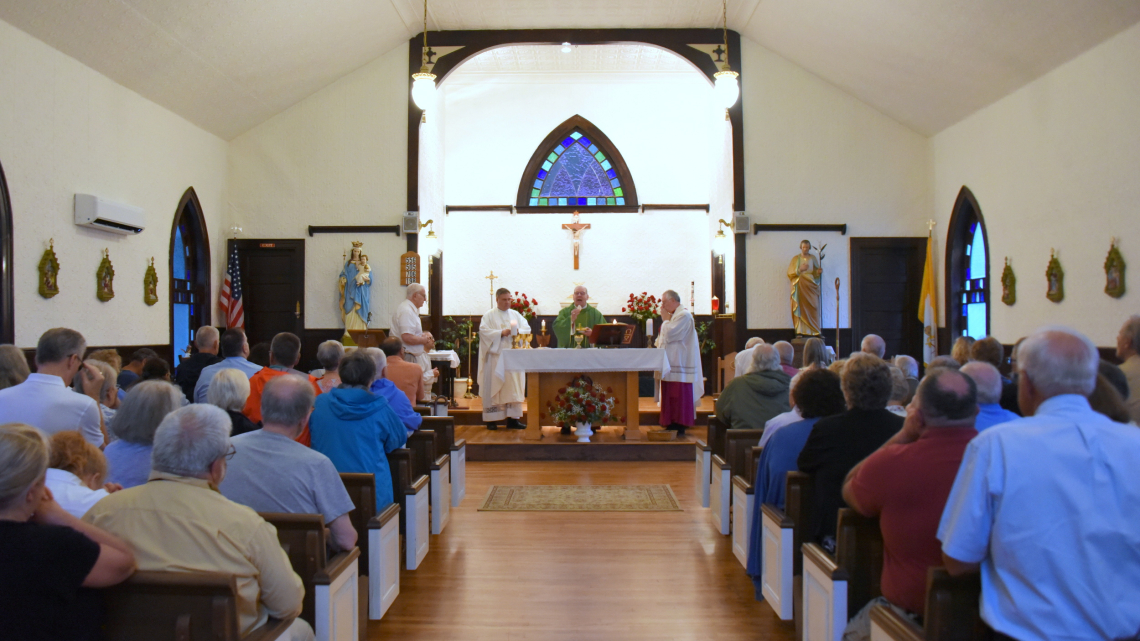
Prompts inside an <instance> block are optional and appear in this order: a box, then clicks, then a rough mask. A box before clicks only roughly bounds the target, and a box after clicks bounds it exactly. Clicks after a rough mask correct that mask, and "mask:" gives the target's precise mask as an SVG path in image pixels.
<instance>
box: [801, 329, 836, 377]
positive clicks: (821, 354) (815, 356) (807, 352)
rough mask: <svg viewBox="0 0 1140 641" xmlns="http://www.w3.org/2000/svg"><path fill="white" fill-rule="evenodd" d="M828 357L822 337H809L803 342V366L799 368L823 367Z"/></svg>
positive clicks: (826, 363) (825, 365)
mask: <svg viewBox="0 0 1140 641" xmlns="http://www.w3.org/2000/svg"><path fill="white" fill-rule="evenodd" d="M829 360H830V358H829V357H828V355H827V345H825V344H824V342H823V340H822V339H819V338H815V337H813V338H809V339H808V340H807V342H806V343H804V366H803V367H801V368H800V369H801V370H807V369H818V368H825V367H827V365H828V361H829Z"/></svg>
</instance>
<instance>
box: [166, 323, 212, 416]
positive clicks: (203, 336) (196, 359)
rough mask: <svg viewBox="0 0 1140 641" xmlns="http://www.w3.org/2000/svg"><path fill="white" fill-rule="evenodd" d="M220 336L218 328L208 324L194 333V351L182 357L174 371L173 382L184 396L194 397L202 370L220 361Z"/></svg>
mask: <svg viewBox="0 0 1140 641" xmlns="http://www.w3.org/2000/svg"><path fill="white" fill-rule="evenodd" d="M221 338H222V337H221V334H219V333H218V329H217V328H216V327H212V326H210V325H203V326H202V327H199V328H198V329H197V331H196V332H195V333H194V349H195V352H194V353H193V354H191V355H190V356H189V357H188V358H185V359H183V360H182V362H181V363H179V364H178V367H177V368H176V369H175V371H174V383H175V384H176V385H178V386H179V387H181V388H182V393H183V394H185V395H186V398H194V388H195V387H197V386H198V378H199V377H201V376H202V370H203V369H205V368H207V367H209V366H211V365H213V364H215V363H220V362H222V357H221V356H218V350H219V349H221Z"/></svg>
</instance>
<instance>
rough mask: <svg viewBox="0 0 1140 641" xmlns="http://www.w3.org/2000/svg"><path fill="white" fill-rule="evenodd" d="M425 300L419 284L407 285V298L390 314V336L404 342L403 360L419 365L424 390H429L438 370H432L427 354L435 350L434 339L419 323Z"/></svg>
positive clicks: (422, 289) (424, 293) (424, 292)
mask: <svg viewBox="0 0 1140 641" xmlns="http://www.w3.org/2000/svg"><path fill="white" fill-rule="evenodd" d="M426 300H427V292H426V291H424V286H423V285H421V284H419V283H412V284H411V285H408V290H407V298H405V299H404V300H403V301H401V302H400V304H399V305H397V306H396V312H395V313H394V314H392V335H393V336H399V337H400V340H402V341H404V360H406V361H408V362H409V363H415V364H416V365H419V367H420V369H421V370H423V373H424V389H431V384H432V383H434V382H435V378H436V376H438V375H439V370H435V369H432V366H431V359H430V358H428V355H427V353H428V352H430V351H431V350H433V349H435V338H434V337H432V335H431V332H425V331H424V326H423V325H422V324H421V323H420V308H421V307H423V306H424V301H426Z"/></svg>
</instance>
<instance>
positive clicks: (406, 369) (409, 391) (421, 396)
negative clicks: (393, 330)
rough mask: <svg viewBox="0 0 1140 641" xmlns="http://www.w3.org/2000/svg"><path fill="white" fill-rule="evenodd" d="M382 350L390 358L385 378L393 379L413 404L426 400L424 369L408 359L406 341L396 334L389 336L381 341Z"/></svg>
mask: <svg viewBox="0 0 1140 641" xmlns="http://www.w3.org/2000/svg"><path fill="white" fill-rule="evenodd" d="M380 351H382V352H384V355H385V356H386V357H387V358H388V366H387V367H385V368H384V378H386V379H388V380H390V381H392V383H393V384H395V386H396V387H397V388H399V390H400V391H401V392H403V393H404V395H405V396H407V397H408V402H410V403H411V404H412V405H416V404H417V403H419V402H420V401H426V400H427V394H426V393H425V390H424V373H423V370H422V369H420V366H419V365H416V364H415V363H410V362H408V361H407V359H406V352H405V350H404V342H403V341H402V340H400V339H399V338H397V337H395V336H389V337H388V338H385V339H384V340H383V341H380Z"/></svg>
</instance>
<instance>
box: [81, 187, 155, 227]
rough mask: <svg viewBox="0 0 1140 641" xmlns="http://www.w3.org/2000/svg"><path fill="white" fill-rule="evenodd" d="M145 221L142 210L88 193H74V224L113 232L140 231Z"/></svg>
mask: <svg viewBox="0 0 1140 641" xmlns="http://www.w3.org/2000/svg"><path fill="white" fill-rule="evenodd" d="M145 222H146V219H145V217H144V216H143V210H141V209H139V208H138V207H131V206H130V205H123V204H120V203H113V202H111V201H109V200H103V199H102V198H98V197H96V196H92V195H90V194H75V224H76V225H82V226H84V227H94V228H95V229H101V230H103V231H109V232H111V233H114V234H137V233H140V232H141V231H142V230H143V229H144V227H145V225H144V224H143V223H145Z"/></svg>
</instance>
